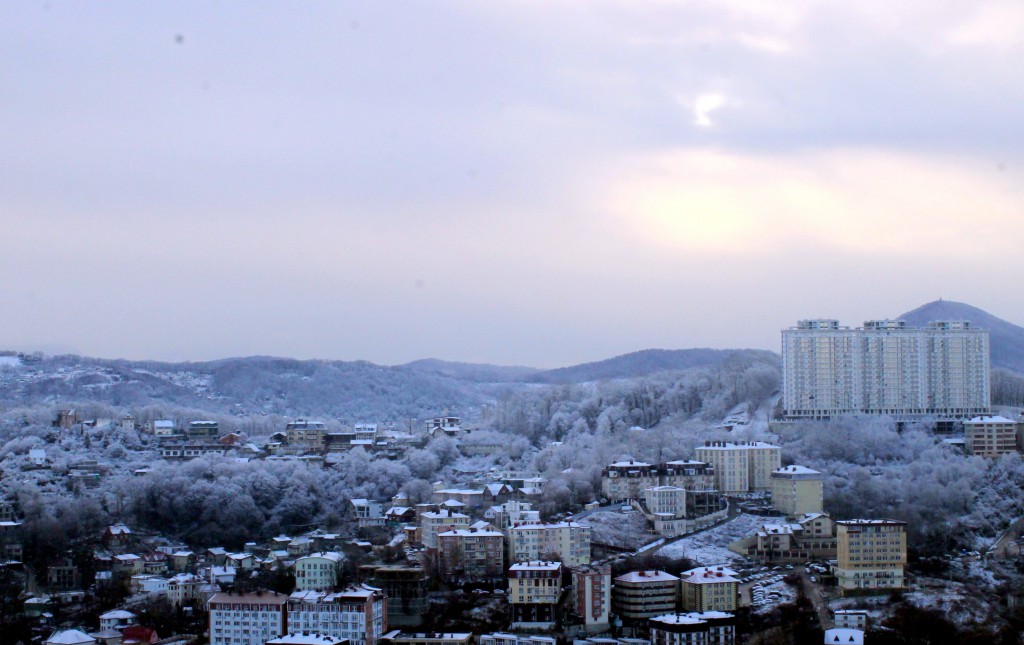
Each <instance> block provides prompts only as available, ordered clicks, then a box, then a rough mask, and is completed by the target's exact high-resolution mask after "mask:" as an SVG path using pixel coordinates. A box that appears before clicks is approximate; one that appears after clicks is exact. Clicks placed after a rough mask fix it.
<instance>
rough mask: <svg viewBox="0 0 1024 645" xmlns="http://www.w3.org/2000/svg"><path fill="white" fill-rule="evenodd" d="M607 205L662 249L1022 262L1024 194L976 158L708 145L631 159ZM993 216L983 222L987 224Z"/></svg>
mask: <svg viewBox="0 0 1024 645" xmlns="http://www.w3.org/2000/svg"><path fill="white" fill-rule="evenodd" d="M627 166H628V167H631V168H634V169H635V170H634V174H632V175H629V174H626V175H625V178H624V179H623V180H622V181H621V182H619V183H618V184H617V185H615V186H614V187H613V188H612V189H611V190H610V195H609V196H608V198H607V202H606V203H608V204H611V209H612V210H613V212H615V213H617V214H618V215H619V216H620V217H621V218H622V219H623V220H624V221H626V222H628V225H629V226H631V227H632V228H633V230H634V231H635V232H637V233H638V234H639V235H641V236H642V237H643V238H645V239H646V240H647V241H648V243H650V244H654V245H659V246H662V245H667V246H671V247H676V248H680V249H686V250H687V251H688V252H691V253H696V254H707V255H715V256H717V257H729V256H734V255H735V256H739V255H747V254H755V255H786V254H790V253H799V251H800V248H801V247H805V246H806V245H823V246H825V247H826V248H832V249H834V250H836V251H837V252H841V253H847V254H863V255H864V256H865V257H885V256H896V255H899V256H910V257H923V258H929V257H930V258H938V257H957V258H961V259H964V258H971V257H977V256H981V255H984V254H990V253H1011V252H1013V250H1014V248H1015V247H1016V245H1017V243H1016V240H1018V239H1020V236H1021V235H1022V234H1024V217H1022V215H1024V209H1022V207H1021V203H1022V201H1021V200H1022V198H1024V190H1021V187H1020V186H1017V185H1013V184H1012V183H1010V182H1008V181H1006V180H1005V179H1003V178H1001V177H1000V176H999V175H998V173H994V172H992V169H990V168H981V167H980V166H979V164H978V163H977V162H975V161H972V160H969V159H958V158H938V159H931V158H925V157H922V156H920V155H912V154H905V153H896V152H892V151H884V150H872V149H836V150H828V151H817V152H803V153H796V154H790V155H785V156H780V155H778V154H773V155H770V156H767V155H757V154H751V153H747V154H740V153H736V152H726V151H722V150H716V149H710V148H702V149H689V150H675V151H668V152H665V153H663V154H661V155H658V156H655V157H652V158H648V159H647V160H646V161H640V160H631V161H630V162H629V163H628V164H627ZM981 214H983V215H984V217H983V218H982V217H979V215H981Z"/></svg>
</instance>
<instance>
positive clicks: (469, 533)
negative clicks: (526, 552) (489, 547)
mask: <svg viewBox="0 0 1024 645" xmlns="http://www.w3.org/2000/svg"><path fill="white" fill-rule="evenodd" d="M445 536H448V537H505V534H504V533H502V532H501V531H479V530H477V531H473V530H469V529H456V530H453V531H445V532H444V533H438V534H437V537H445Z"/></svg>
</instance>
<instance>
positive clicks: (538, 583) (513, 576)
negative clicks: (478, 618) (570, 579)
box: [508, 562, 562, 629]
mask: <svg viewBox="0 0 1024 645" xmlns="http://www.w3.org/2000/svg"><path fill="white" fill-rule="evenodd" d="M561 590H562V564H561V563H560V562H520V563H518V564H513V565H512V566H511V567H509V570H508V602H509V605H510V606H511V608H512V628H513V629H516V628H524V629H548V628H550V627H553V626H554V624H555V621H556V620H557V619H558V613H557V612H558V596H559V594H560V593H561Z"/></svg>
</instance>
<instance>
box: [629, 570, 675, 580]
mask: <svg viewBox="0 0 1024 645" xmlns="http://www.w3.org/2000/svg"><path fill="white" fill-rule="evenodd" d="M674 580H679V578H677V577H675V576H674V575H672V574H671V573H665V572H664V571H630V572H629V573H624V574H622V575H621V576H619V577H618V578H616V579H615V581H616V582H670V581H674Z"/></svg>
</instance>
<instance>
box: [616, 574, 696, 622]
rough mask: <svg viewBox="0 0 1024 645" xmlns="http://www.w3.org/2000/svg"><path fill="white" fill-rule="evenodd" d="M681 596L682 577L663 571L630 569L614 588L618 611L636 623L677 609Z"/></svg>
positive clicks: (619, 578)
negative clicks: (680, 578)
mask: <svg viewBox="0 0 1024 645" xmlns="http://www.w3.org/2000/svg"><path fill="white" fill-rule="evenodd" d="M678 598H679V578H677V577H676V576H674V575H672V574H671V573H665V572H664V571H631V572H629V573H626V574H623V575H621V576H619V577H618V578H616V579H615V586H614V588H613V589H612V607H613V608H614V611H615V615H616V616H618V617H619V618H621V619H622V620H624V621H628V622H632V623H634V624H635V623H637V622H638V621H640V622H642V621H645V620H647V619H648V618H653V617H654V616H661V615H663V614H667V613H670V612H673V611H675V610H676V605H677V604H678Z"/></svg>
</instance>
